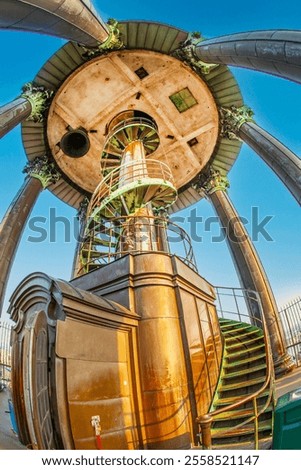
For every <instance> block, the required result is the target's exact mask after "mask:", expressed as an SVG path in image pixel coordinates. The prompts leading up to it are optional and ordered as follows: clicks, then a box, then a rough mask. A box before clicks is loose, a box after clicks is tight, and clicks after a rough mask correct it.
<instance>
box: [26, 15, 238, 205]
mask: <svg viewBox="0 0 301 470" xmlns="http://www.w3.org/2000/svg"><path fill="white" fill-rule="evenodd" d="M119 28H120V31H121V39H122V41H123V42H124V44H125V47H126V48H128V49H133V50H137V48H139V49H140V48H141V47H142V48H143V49H145V50H149V51H157V52H159V53H163V54H173V53H174V52H175V51H176V49H178V48H179V47H181V44H182V42H183V41H185V39H187V33H186V32H184V31H181V30H178V29H176V28H172V27H170V26H166V25H163V24H159V23H150V22H124V23H119ZM110 54H111V53H109V54H108V56H110ZM165 57H166V56H165ZM86 60H87V57H84V54H83V48H81V47H79V46H78V45H76V44H75V43H68V44H66V45H64V46H63V47H62V48H61V49H60V50H59V51H58V52H57V53H56V54H54V55H53V56H52V57H51V58H50V59H49V61H48V62H47V63H46V64H45V65H44V67H43V68H42V69H41V70H40V71H39V73H38V74H37V76H36V77H35V79H34V80H35V83H37V84H39V85H43V86H46V87H47V88H49V89H51V90H54V91H56V90H57V89H58V88H59V86H60V85H61V84H62V83H63V81H64V80H65V79H66V77H68V76H69V75H70V74H71V73H72V72H73V71H74V70H75V69H76V68H77V67H78V66H80V65H82V64H84V63H85V62H86ZM190 70H191V69H190ZM158 80H159V78H158ZM201 80H202V81H204V82H205V83H206V84H207V86H208V87H209V89H210V92H211V93H212V95H213V97H214V99H215V101H216V104H217V105H218V106H230V105H235V106H241V105H242V104H243V101H242V97H241V94H240V91H239V88H238V86H237V84H236V81H235V79H234V77H233V75H232V74H231V72H230V71H229V70H228V69H227V67H225V66H219V67H218V68H216V69H214V70H212V71H211V72H210V73H209V74H207V75H202V76H201ZM160 84H161V86H162V82H161V83H160ZM229 87H230V88H229ZM134 91H135V87H134V85H133V93H134ZM177 91H178V90H177ZM135 105H137V103H136V104H135ZM93 107H94V106H93ZM192 109H193V108H192ZM184 114H185V113H184ZM22 133H23V142H24V146H25V149H26V153H27V157H28V159H29V160H31V159H32V158H35V157H36V156H38V155H41V154H43V152H44V153H45V152H46V144H45V141H44V129H43V126H42V125H38V124H36V125H34V126H33V125H32V123H23V125H22ZM96 135H97V134H96ZM171 135H172V134H171ZM28 139H29V141H30V142H29V141H28ZM35 142H37V145H36V143H35ZM198 145H199V146H200V145H202V143H200V144H198ZM240 147H241V143H240V142H234V141H233V142H230V143H229V142H227V140H226V139H218V142H217V145H216V146H215V148H214V152H213V153H212V154H211V158H210V162H211V164H212V165H213V166H214V167H215V168H216V169H219V170H220V171H222V172H223V173H224V174H226V173H227V172H228V171H229V169H230V168H231V167H232V165H233V163H234V161H235V159H236V157H237V155H238V153H239V151H240ZM43 149H44V150H43ZM192 149H193V147H192V148H189V149H188V151H189V152H190V153H192V152H191V151H192ZM164 158H165V157H164ZM192 161H193V160H192ZM193 166H195V165H193ZM71 180H72V178H71ZM181 184H182V183H181ZM59 187H60V191H58V188H59ZM49 189H50V190H51V191H53V192H54V193H55V194H56V195H57V196H58V197H60V198H61V199H63V200H64V201H65V202H67V203H68V204H71V205H74V206H75V207H78V204H79V202H80V200H81V199H82V196H83V195H84V193H83V190H82V189H81V188H80V187H78V186H76V187H75V186H74V184H73V185H71V184H70V182H69V181H68V178H65V180H64V181H63V180H62V182H60V185H59V186H58V185H56V186H55V187H50V188H49ZM182 193H183V195H182ZM76 194H77V195H78V197H76ZM201 198H202V196H201V195H200V194H199V193H198V192H196V191H194V190H192V189H191V188H190V185H189V184H187V185H183V184H182V187H181V188H180V191H179V200H178V202H177V204H175V205H174V207H173V208H172V210H171V211H173V212H174V211H177V210H180V209H181V208H184V207H187V205H190V204H193V203H195V202H197V201H199V200H200V199H201Z"/></svg>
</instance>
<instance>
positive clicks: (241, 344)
mask: <svg viewBox="0 0 301 470" xmlns="http://www.w3.org/2000/svg"><path fill="white" fill-rule="evenodd" d="M262 340H263V336H255V337H254V338H251V339H248V340H245V341H244V340H242V341H240V340H239V339H238V338H237V342H236V343H235V344H229V345H228V343H226V347H227V351H228V352H231V351H234V350H235V349H238V348H241V347H244V348H247V347H248V346H249V345H251V344H254V343H258V342H259V341H261V344H262Z"/></svg>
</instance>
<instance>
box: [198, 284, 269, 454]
mask: <svg viewBox="0 0 301 470" xmlns="http://www.w3.org/2000/svg"><path fill="white" fill-rule="evenodd" d="M215 289H216V294H217V313H218V315H219V316H220V317H221V318H226V319H232V320H236V321H239V322H245V323H249V324H250V325H257V326H258V323H259V322H260V321H261V328H262V331H263V337H264V344H265V352H266V375H265V380H264V383H263V384H262V385H261V386H259V387H258V389H257V390H256V391H255V392H253V393H250V394H248V395H247V396H244V397H243V398H241V399H239V400H236V401H235V402H234V403H232V404H231V405H228V406H224V407H221V408H219V409H217V410H214V411H209V412H208V413H207V414H205V415H203V416H199V417H198V418H197V422H198V423H199V426H200V436H201V443H202V447H203V449H211V448H212V434H211V427H212V424H213V423H214V421H215V420H216V419H217V418H218V417H219V416H220V415H221V414H222V413H226V412H229V411H233V410H236V409H238V408H240V407H241V406H243V405H246V404H250V405H251V406H252V408H253V414H252V416H251V417H248V418H247V419H245V420H244V421H242V422H240V423H239V424H238V425H236V426H233V427H232V428H231V429H232V430H235V429H239V428H242V427H244V426H246V425H247V424H250V423H253V426H254V427H253V436H254V448H255V449H258V446H259V417H260V416H261V415H262V414H263V413H264V412H265V411H266V410H267V409H268V407H269V406H271V405H272V406H273V407H274V406H275V401H274V367H273V360H272V350H271V346H270V341H269V336H268V330H267V326H266V321H265V318H264V315H263V311H262V307H261V302H260V298H259V296H258V293H257V292H254V291H250V290H245V289H238V288H225V287H216V288H215ZM254 302H257V303H258V306H259V307H260V312H261V319H259V318H258V314H256V317H255V316H254V317H252V315H250V313H249V307H248V306H249V305H250V303H254ZM266 391H268V394H267V396H266V399H265V402H264V404H261V405H259V404H258V399H259V398H260V397H261V396H262V394H263V393H264V392H266ZM224 434H225V431H224V430H223V431H221V432H219V433H218V432H215V434H214V438H216V437H221V436H222V435H224Z"/></svg>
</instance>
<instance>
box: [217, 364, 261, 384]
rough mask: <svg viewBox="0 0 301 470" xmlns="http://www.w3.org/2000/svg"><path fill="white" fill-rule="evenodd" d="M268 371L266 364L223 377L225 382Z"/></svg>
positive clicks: (229, 373)
mask: <svg viewBox="0 0 301 470" xmlns="http://www.w3.org/2000/svg"><path fill="white" fill-rule="evenodd" d="M265 369H266V364H265V363H264V364H258V365H257V366H254V367H246V368H244V369H243V370H239V371H237V370H235V372H227V374H226V375H225V376H224V377H223V380H227V379H232V378H236V377H240V376H242V375H247V374H252V373H254V372H258V371H260V370H262V371H264V370H265Z"/></svg>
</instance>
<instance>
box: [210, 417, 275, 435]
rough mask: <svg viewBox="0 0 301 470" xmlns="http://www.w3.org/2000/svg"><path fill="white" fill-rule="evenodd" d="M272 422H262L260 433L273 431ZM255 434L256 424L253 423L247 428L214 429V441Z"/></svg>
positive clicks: (260, 423)
mask: <svg viewBox="0 0 301 470" xmlns="http://www.w3.org/2000/svg"><path fill="white" fill-rule="evenodd" d="M271 429H272V428H271V421H270V420H267V421H262V422H259V432H263V431H271ZM253 433H254V424H253V423H251V424H249V425H246V426H241V427H239V428H232V429H231V428H230V429H229V428H228V427H226V428H213V429H212V437H213V439H217V438H218V439H225V438H226V439H227V438H231V437H240V436H245V435H248V434H252V435H253ZM217 434H219V435H218V436H216V435H217Z"/></svg>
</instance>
